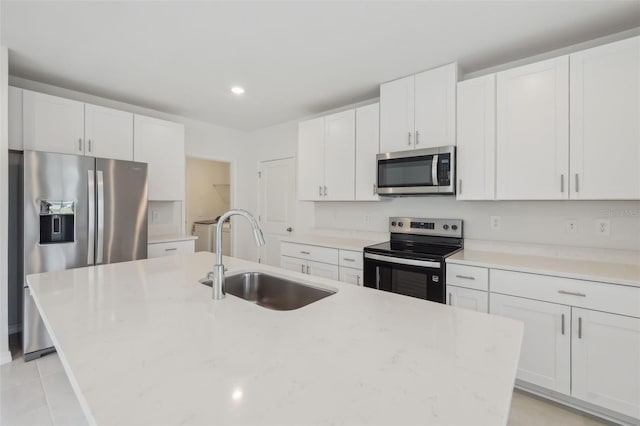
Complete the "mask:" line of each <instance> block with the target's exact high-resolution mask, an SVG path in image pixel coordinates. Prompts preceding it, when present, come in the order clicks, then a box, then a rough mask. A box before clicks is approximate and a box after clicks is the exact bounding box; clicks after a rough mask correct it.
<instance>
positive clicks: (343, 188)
mask: <svg viewBox="0 0 640 426" xmlns="http://www.w3.org/2000/svg"><path fill="white" fill-rule="evenodd" d="M324 127H325V139H324V188H323V195H324V199H325V200H331V201H340V200H353V199H355V161H356V158H355V155H356V112H355V110H353V109H350V110H347V111H343V112H338V113H336V114H331V115H327V116H325V118H324ZM315 161H318V160H317V159H316V160H315Z"/></svg>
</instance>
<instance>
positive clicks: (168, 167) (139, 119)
mask: <svg viewBox="0 0 640 426" xmlns="http://www.w3.org/2000/svg"><path fill="white" fill-rule="evenodd" d="M134 121H135V126H134V147H133V148H134V149H133V159H134V161H140V162H143V163H148V164H149V166H148V167H149V199H150V200H184V167H185V165H184V162H185V159H184V126H182V125H181V124H178V123H172V122H169V121H164V120H158V119H156V118H151V117H145V116H142V115H137V114H136V115H135V117H134Z"/></svg>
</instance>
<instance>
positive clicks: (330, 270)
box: [307, 260, 340, 281]
mask: <svg viewBox="0 0 640 426" xmlns="http://www.w3.org/2000/svg"><path fill="white" fill-rule="evenodd" d="M307 266H308V267H309V269H308V270H307V273H308V274H309V275H313V276H316V277H323V278H328V279H330V280H336V281H338V279H339V277H340V272H339V267H338V265H329V264H327V263H320V262H314V261H312V260H309V261H307Z"/></svg>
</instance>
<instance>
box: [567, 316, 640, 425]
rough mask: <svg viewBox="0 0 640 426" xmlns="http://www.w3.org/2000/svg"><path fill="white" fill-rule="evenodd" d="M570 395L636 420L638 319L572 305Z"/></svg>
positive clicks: (639, 411)
mask: <svg viewBox="0 0 640 426" xmlns="http://www.w3.org/2000/svg"><path fill="white" fill-rule="evenodd" d="M571 322H572V339H571V348H572V358H571V368H572V370H571V372H572V382H571V384H572V395H573V396H574V397H576V398H579V399H582V400H584V401H586V402H589V403H592V404H596V405H599V406H601V407H605V408H608V409H610V410H613V411H617V412H619V413H622V414H625V415H627V416H631V417H634V418H636V419H640V319H639V318H632V317H627V316H623V315H615V314H609V313H605V312H598V311H593V310H590V309H580V308H572V317H571Z"/></svg>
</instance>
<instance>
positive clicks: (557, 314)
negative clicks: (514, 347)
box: [490, 293, 571, 395]
mask: <svg viewBox="0 0 640 426" xmlns="http://www.w3.org/2000/svg"><path fill="white" fill-rule="evenodd" d="M490 312H491V313H492V314H497V315H502V316H505V317H509V318H513V319H517V320H520V321H522V322H524V338H523V340H522V349H521V351H520V363H519V364H518V374H517V377H518V379H520V380H524V381H525V382H529V383H533V384H535V385H538V386H542V387H545V388H547V389H551V390H554V391H556V392H561V393H564V394H567V395H568V394H569V392H570V380H571V352H570V351H571V338H570V333H571V327H570V323H569V321H570V319H571V308H570V307H568V306H564V305H558V304H555V303H548V302H540V301H537V300H531V299H524V298H522V297H513V296H505V295H503V294H497V293H491V301H490Z"/></svg>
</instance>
